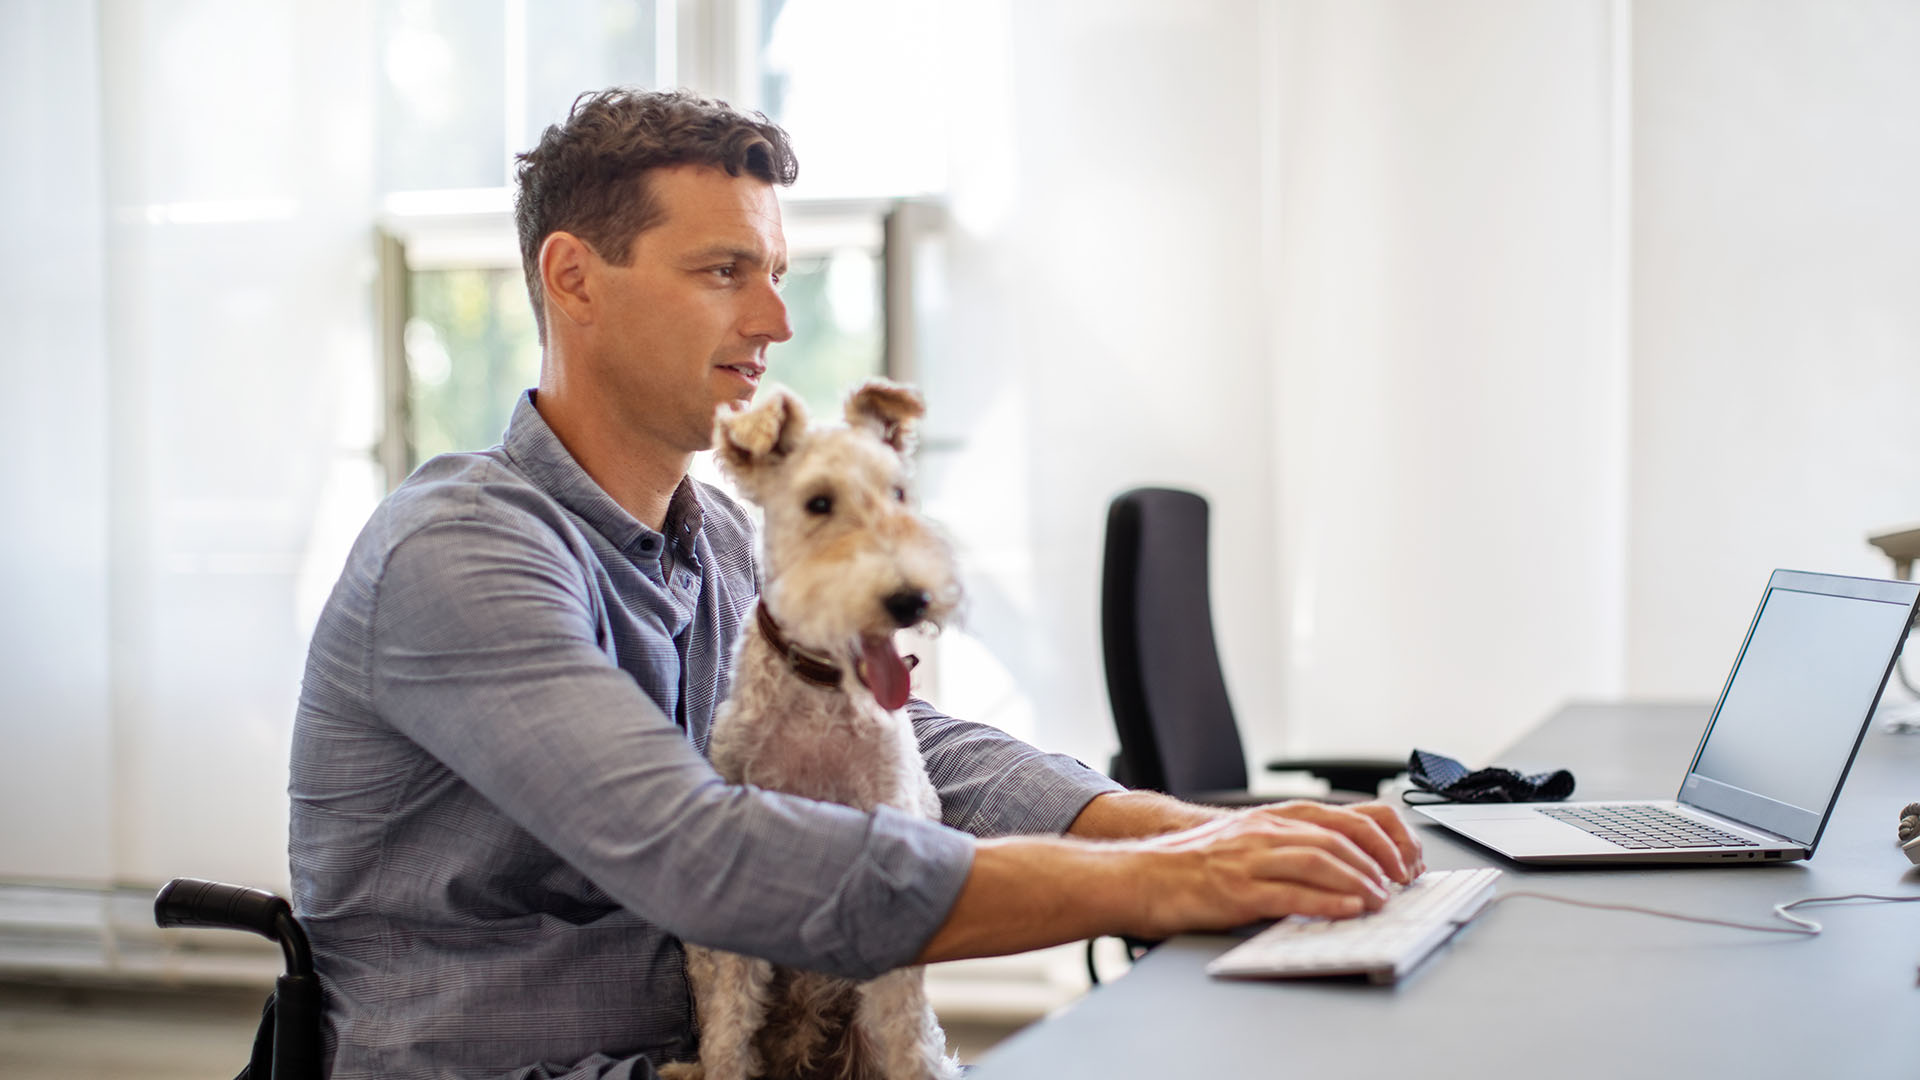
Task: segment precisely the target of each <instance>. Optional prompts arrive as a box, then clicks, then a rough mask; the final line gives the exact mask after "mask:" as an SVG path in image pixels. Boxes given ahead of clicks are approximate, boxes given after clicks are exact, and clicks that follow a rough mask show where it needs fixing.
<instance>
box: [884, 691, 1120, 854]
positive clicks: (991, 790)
mask: <svg viewBox="0 0 1920 1080" xmlns="http://www.w3.org/2000/svg"><path fill="white" fill-rule="evenodd" d="M907 709H908V715H909V716H910V717H911V718H912V719H913V727H914V732H915V734H916V735H917V736H918V737H919V740H920V754H921V756H922V757H924V758H926V760H927V774H928V775H929V776H931V777H932V778H933V786H934V789H935V790H936V791H938V792H939V793H940V814H941V818H942V819H943V820H944V821H945V822H946V823H947V824H948V825H951V826H953V827H954V828H956V829H960V830H962V831H964V832H968V833H972V834H973V835H974V836H980V837H988V836H1022V835H1029V836H1030V835H1034V834H1038V833H1054V834H1057V833H1064V832H1066V831H1067V827H1068V826H1070V825H1072V824H1073V819H1074V818H1076V817H1078V816H1080V811H1081V810H1084V809H1085V808H1086V805H1087V804H1088V803H1089V802H1092V801H1093V799H1094V797H1095V796H1097V795H1102V794H1105V793H1106V792H1109V791H1124V790H1126V789H1125V788H1123V787H1121V786H1120V785H1119V784H1116V783H1114V782H1113V781H1112V780H1110V779H1108V778H1107V777H1106V776H1104V775H1102V774H1100V773H1097V772H1095V771H1093V770H1092V769H1089V768H1087V767H1086V766H1085V765H1084V764H1082V763H1081V762H1079V761H1078V760H1076V759H1074V758H1071V757H1068V756H1067V755H1065V754H1050V753H1047V752H1045V751H1043V750H1039V749H1036V748H1035V747H1033V746H1031V745H1029V744H1027V743H1024V742H1022V741H1020V740H1019V739H1016V738H1014V737H1013V736H1011V735H1009V734H1007V733H1006V732H1004V731H1002V730H1000V729H999V728H997V727H994V726H992V725H991V724H981V723H975V722H973V721H969V720H956V719H954V718H953V717H951V716H947V715H945V714H943V713H941V712H940V711H938V710H937V709H935V708H934V707H933V706H931V705H929V704H927V703H926V702H924V701H921V700H919V699H917V698H916V699H914V700H913V701H910V702H908V704H907Z"/></svg>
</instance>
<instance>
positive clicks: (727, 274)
mask: <svg viewBox="0 0 1920 1080" xmlns="http://www.w3.org/2000/svg"><path fill="white" fill-rule="evenodd" d="M710 272H711V273H712V274H714V275H715V276H716V277H723V278H726V279H727V280H728V281H732V280H733V274H734V270H733V267H731V266H716V267H714V268H713V270H712V271H710Z"/></svg>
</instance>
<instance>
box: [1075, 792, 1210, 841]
mask: <svg viewBox="0 0 1920 1080" xmlns="http://www.w3.org/2000/svg"><path fill="white" fill-rule="evenodd" d="M1228 812H1229V811H1226V810H1221V809H1217V808H1215V807H1211V806H1195V805H1194V804H1192V803H1184V802H1181V801H1180V800H1179V799H1175V798H1173V797H1171V796H1168V795H1162V794H1160V793H1159V792H1156V791H1111V792H1107V793H1106V794H1103V795H1096V796H1094V797H1093V799H1092V801H1090V802H1088V803H1087V805H1086V806H1085V807H1083V808H1081V810H1080V816H1079V817H1076V818H1074V819H1073V824H1072V825H1070V826H1068V828H1067V835H1068V836H1074V837H1079V838H1080V839H1083V840H1139V839H1145V838H1147V837H1150V836H1165V835H1166V834H1167V833H1175V832H1179V831H1181V830H1182V829H1191V828H1193V827H1194V826H1195V825H1203V824H1205V823H1207V822H1209V821H1212V820H1214V819H1216V818H1219V817H1221V816H1222V815H1224V814H1226V813H1228Z"/></svg>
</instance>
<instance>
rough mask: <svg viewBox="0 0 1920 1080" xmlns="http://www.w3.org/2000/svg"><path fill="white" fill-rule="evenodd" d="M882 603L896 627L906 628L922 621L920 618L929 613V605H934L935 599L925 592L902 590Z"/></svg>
mask: <svg viewBox="0 0 1920 1080" xmlns="http://www.w3.org/2000/svg"><path fill="white" fill-rule="evenodd" d="M880 603H881V605H882V606H883V607H885V608H886V609H887V614H889V615H891V616H893V622H894V625H896V626H899V627H902V628H904V627H908V626H912V625H913V624H914V623H917V622H919V621H920V616H922V615H925V614H926V613H927V605H929V604H931V603H933V597H931V596H928V595H927V594H926V592H925V591H923V590H917V589H902V590H900V591H899V592H897V593H894V594H893V595H892V596H889V597H887V598H886V599H885V600H882V601H881V602H880Z"/></svg>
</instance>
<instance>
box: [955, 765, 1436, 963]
mask: <svg viewBox="0 0 1920 1080" xmlns="http://www.w3.org/2000/svg"><path fill="white" fill-rule="evenodd" d="M1121 794H1122V795H1132V794H1136V793H1132V792H1127V793H1121ZM1103 798H1106V797H1105V796H1103ZM1158 798H1162V799H1164V797H1158ZM1096 801H1098V800H1096ZM1164 801H1165V803H1168V804H1171V805H1172V806H1174V807H1185V805H1186V804H1183V803H1175V802H1173V800H1164ZM1116 805H1124V804H1116ZM1193 809H1194V810H1195V811H1201V810H1202V808H1193ZM1195 816H1197V817H1199V818H1200V821H1199V823H1198V824H1196V825H1193V826H1192V827H1189V828H1186V829H1183V830H1181V831H1178V832H1170V833H1166V834H1164V835H1158V836H1152V837H1150V838H1147V839H1141V840H1131V841H1122V842H1118V843H1114V842H1110V841H1109V842H1097V841H1096V842H1087V841H1077V840H1074V839H1066V838H1060V839H1055V838H1046V837H1008V838H1005V839H1001V840H987V841H982V842H981V843H980V844H979V845H978V846H976V848H975V849H974V861H973V868H972V870H971V871H970V872H969V874H968V876H967V882H966V884H965V885H964V886H963V887H962V889H961V892H960V896H959V899H958V901H957V902H956V903H955V905H954V908H953V911H952V912H951V913H949V915H948V917H947V922H946V924H945V925H943V926H942V927H941V928H940V930H939V931H937V932H936V933H935V934H934V936H933V940H931V941H929V942H928V943H927V945H926V947H925V950H924V951H923V952H922V954H921V957H920V960H921V961H922V962H928V961H933V960H950V959H956V958H959V957H963V956H988V955H996V954H999V953H1006V952H1017V951H1020V950H1023V949H1033V948H1039V947H1042V946H1045V945H1055V944H1059V943H1060V942H1063V941H1072V940H1074V939H1075V938H1082V937H1093V936H1096V935H1099V934H1116V933H1118V934H1130V935H1133V936H1135V937H1146V938H1155V937H1166V936H1168V935H1171V934H1176V933H1180V932H1183V931H1189V930H1224V929H1228V928H1230V927H1234V926H1239V925H1242V924H1244V923H1249V922H1253V921H1255V920H1258V919H1275V918H1280V917H1281V916H1285V915H1291V914H1296V913H1298V914H1305V915H1320V916H1326V917H1331V918H1340V917H1344V916H1351V915H1358V914H1361V913H1362V912H1366V911H1375V910H1378V909H1379V908H1380V906H1381V905H1383V904H1384V903H1386V899H1387V891H1386V885H1387V882H1388V881H1389V880H1394V881H1402V882H1404V881H1409V880H1411V879H1412V878H1413V877H1414V876H1416V875H1418V874H1419V873H1420V871H1421V870H1422V869H1423V868H1424V863H1423V861H1422V858H1421V854H1420V845H1419V842H1418V841H1417V840H1415V839H1414V838H1413V836H1412V835H1411V834H1410V833H1409V832H1408V831H1407V828H1406V826H1405V825H1403V824H1402V823H1401V822H1400V818H1399V815H1398V814H1395V813H1394V811H1393V810H1392V809H1391V808H1389V807H1386V806H1383V805H1380V804H1377V803H1367V804H1361V805H1358V806H1330V805H1326V804H1323V803H1310V802H1299V803H1277V804H1274V805H1271V806H1262V807H1255V808H1250V809H1246V810H1239V811H1234V812H1231V813H1223V812H1220V811H1213V810H1205V811H1204V812H1200V813H1196V815H1195ZM1096 820H1105V821H1106V822H1107V823H1108V824H1112V819H1111V818H1104V819H1096ZM1080 824H1081V823H1080V822H1076V827H1075V830H1074V831H1075V832H1076V833H1079V832H1081V831H1082V830H1081V829H1080V828H1079V826H1080ZM1089 831H1091V830H1089ZM1102 831H1104V830H1102Z"/></svg>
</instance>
